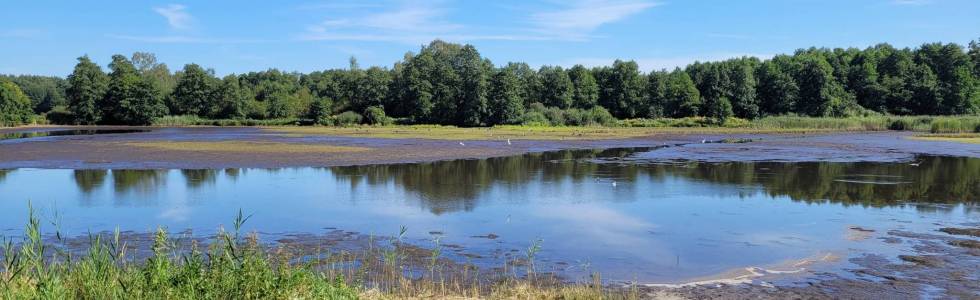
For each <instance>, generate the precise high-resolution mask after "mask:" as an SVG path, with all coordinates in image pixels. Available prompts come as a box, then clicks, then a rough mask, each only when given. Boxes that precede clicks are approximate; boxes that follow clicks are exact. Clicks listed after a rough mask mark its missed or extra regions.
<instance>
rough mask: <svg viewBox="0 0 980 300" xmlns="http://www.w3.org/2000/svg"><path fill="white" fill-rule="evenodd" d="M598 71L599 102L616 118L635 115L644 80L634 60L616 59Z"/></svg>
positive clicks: (640, 104) (639, 105) (640, 103)
mask: <svg viewBox="0 0 980 300" xmlns="http://www.w3.org/2000/svg"><path fill="white" fill-rule="evenodd" d="M599 73H600V75H601V76H600V77H601V79H600V80H599V82H600V85H599V86H600V97H599V103H600V104H601V105H602V106H603V107H605V108H607V109H609V112H610V113H612V114H613V116H615V117H617V118H620V119H627V118H635V117H637V112H639V111H640V107H641V106H642V103H643V89H644V88H645V84H646V81H645V80H644V79H645V78H644V77H643V76H642V75H641V74H640V70H639V66H638V65H637V64H636V62H635V61H621V60H616V61H614V62H613V65H612V67H609V68H603V69H601V70H600V71H599ZM688 79H690V78H688Z"/></svg>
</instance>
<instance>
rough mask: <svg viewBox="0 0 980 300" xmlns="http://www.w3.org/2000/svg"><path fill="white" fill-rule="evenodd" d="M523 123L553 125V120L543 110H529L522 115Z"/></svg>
mask: <svg viewBox="0 0 980 300" xmlns="http://www.w3.org/2000/svg"><path fill="white" fill-rule="evenodd" d="M521 124H522V125H527V126H548V125H551V122H550V121H548V117H545V116H544V114H542V113H541V112H538V111H528V112H526V113H524V115H523V116H521Z"/></svg>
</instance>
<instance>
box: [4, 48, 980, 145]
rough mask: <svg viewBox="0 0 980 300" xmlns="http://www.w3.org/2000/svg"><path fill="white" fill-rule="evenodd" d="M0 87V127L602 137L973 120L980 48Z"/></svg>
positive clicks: (448, 64)
mask: <svg viewBox="0 0 980 300" xmlns="http://www.w3.org/2000/svg"><path fill="white" fill-rule="evenodd" d="M0 84H2V87H3V90H4V92H3V95H2V97H0V123H3V124H0V125H4V124H6V125H11V124H24V123H31V122H36V121H37V120H33V119H32V118H33V117H32V116H33V115H34V114H40V115H45V116H46V118H47V120H48V121H50V122H54V123H63V124H129V125H147V124H155V125H294V124H321V125H356V124H372V125H387V124H392V123H398V124H440V125H455V126H465V127H482V126H494V125H539V126H540V125H551V126H563V125H569V126H580V125H607V126H608V125H612V124H614V123H616V120H633V119H648V120H654V121H632V122H631V121H621V122H628V123H630V124H656V123H664V122H667V123H669V122H671V121H662V120H664V119H663V118H673V119H681V120H684V119H685V118H695V119H699V120H702V121H700V122H701V123H703V124H705V125H713V126H717V125H725V124H727V123H728V122H730V121H732V120H733V119H735V118H738V119H740V120H755V119H758V118H765V117H773V116H784V115H799V116H807V117H866V116H890V115H899V116H903V115H976V114H978V113H980V43H977V42H976V41H974V42H971V43H970V44H969V45H968V46H963V45H958V44H954V43H948V44H943V43H930V44H924V45H922V46H920V47H918V48H914V49H911V48H904V49H898V48H895V47H893V46H891V45H888V44H878V45H875V46H872V47H868V48H866V49H856V48H848V49H842V48H837V49H827V48H809V49H800V50H797V51H796V52H795V53H793V54H791V55H777V56H775V57H773V58H771V59H760V58H755V57H741V58H733V59H729V60H725V61H721V62H695V63H692V64H690V65H687V66H686V67H684V68H677V69H675V70H656V71H653V72H649V73H645V72H642V71H640V70H639V66H638V65H637V63H636V62H633V61H620V60H617V61H615V62H613V63H612V65H609V66H600V67H593V68H587V67H585V66H582V65H576V66H573V67H571V68H567V69H566V68H563V67H559V66H542V67H540V68H538V69H533V68H531V67H530V66H529V65H528V64H526V63H522V62H510V63H507V64H503V65H496V64H494V63H493V62H491V61H490V60H489V59H486V58H484V57H482V56H481V54H480V53H479V51H477V49H476V48H475V47H473V46H472V45H460V44H453V43H447V42H444V41H439V40H436V41H433V42H431V43H430V44H428V45H426V46H423V47H422V48H421V49H420V50H419V51H418V52H417V53H411V52H410V53H407V54H406V55H405V58H404V59H403V60H401V61H398V62H396V63H394V65H393V66H392V67H390V68H388V67H377V66H375V67H369V68H367V69H362V68H361V67H360V66H359V65H358V63H357V61H356V60H355V59H353V58H352V59H351V61H350V67H349V68H347V69H331V70H324V71H316V72H312V73H308V74H303V73H296V72H293V73H289V72H282V71H279V70H276V69H271V70H267V71H260V72H249V73H245V74H238V75H236V74H230V75H227V76H224V77H222V78H218V77H217V76H216V75H215V71H214V70H211V69H206V68H204V67H201V66H199V65H197V64H187V65H185V66H184V67H183V69H182V70H179V71H177V72H171V71H170V69H169V68H168V67H167V65H166V64H163V63H159V62H157V60H156V57H155V56H154V55H153V54H150V53H143V52H137V53H135V54H133V56H132V57H131V58H127V57H125V56H123V55H114V56H112V62H111V63H110V64H109V65H108V72H104V71H103V69H102V67H101V66H99V65H97V64H96V63H94V62H93V61H92V60H91V59H89V58H88V57H87V56H83V57H80V58H79V59H78V64H77V65H76V66H75V69H74V71H73V72H72V74H70V75H69V76H68V77H67V79H61V78H57V77H42V76H4V77H0ZM21 90H22V91H23V92H21ZM175 116H176V117H175ZM735 121H736V122H737V120H735ZM681 122H684V121H681ZM912 125H914V124H912ZM895 126H903V124H896V125H895Z"/></svg>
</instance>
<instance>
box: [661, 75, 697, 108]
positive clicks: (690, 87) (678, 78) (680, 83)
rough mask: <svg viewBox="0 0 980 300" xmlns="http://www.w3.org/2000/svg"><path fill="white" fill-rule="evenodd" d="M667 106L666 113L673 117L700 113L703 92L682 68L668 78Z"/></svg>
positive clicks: (665, 95)
mask: <svg viewBox="0 0 980 300" xmlns="http://www.w3.org/2000/svg"><path fill="white" fill-rule="evenodd" d="M664 97H665V100H666V101H665V102H666V103H665V104H666V107H665V109H664V113H665V115H667V116H669V117H673V118H684V117H693V116H697V115H698V109H699V108H700V107H701V93H700V92H698V88H697V87H696V86H695V85H694V81H693V80H691V76H690V75H688V74H687V72H684V71H683V70H681V69H676V70H674V71H673V72H671V73H670V75H669V76H668V78H667V89H666V91H665V93H664Z"/></svg>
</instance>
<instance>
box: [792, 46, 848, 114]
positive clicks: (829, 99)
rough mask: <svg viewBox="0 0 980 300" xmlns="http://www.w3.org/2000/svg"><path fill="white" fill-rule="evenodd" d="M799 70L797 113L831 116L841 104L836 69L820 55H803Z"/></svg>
mask: <svg viewBox="0 0 980 300" xmlns="http://www.w3.org/2000/svg"><path fill="white" fill-rule="evenodd" d="M797 59H798V60H799V62H798V63H799V69H798V70H797V72H796V74H795V79H796V82H797V84H798V85H799V88H800V98H799V100H798V102H797V103H796V112H797V113H800V114H803V115H808V116H829V115H830V114H831V113H832V112H833V109H834V107H835V105H838V104H840V102H841V101H843V100H842V99H840V94H839V91H838V89H841V87H840V86H839V83H838V82H837V81H835V79H834V74H833V72H834V69H833V67H831V66H830V63H828V62H827V60H825V59H824V58H823V57H821V56H818V55H812V54H807V55H801V56H799V57H797Z"/></svg>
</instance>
